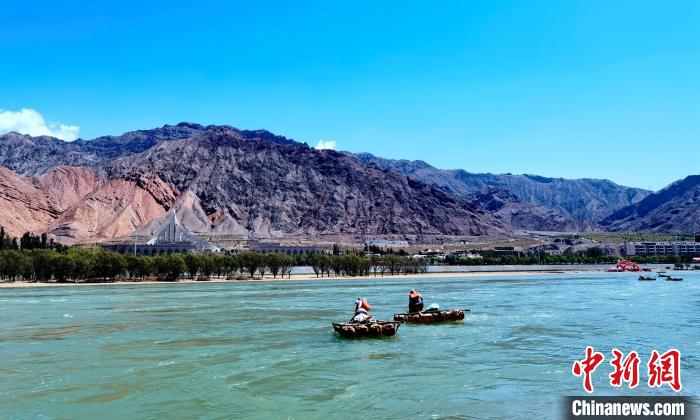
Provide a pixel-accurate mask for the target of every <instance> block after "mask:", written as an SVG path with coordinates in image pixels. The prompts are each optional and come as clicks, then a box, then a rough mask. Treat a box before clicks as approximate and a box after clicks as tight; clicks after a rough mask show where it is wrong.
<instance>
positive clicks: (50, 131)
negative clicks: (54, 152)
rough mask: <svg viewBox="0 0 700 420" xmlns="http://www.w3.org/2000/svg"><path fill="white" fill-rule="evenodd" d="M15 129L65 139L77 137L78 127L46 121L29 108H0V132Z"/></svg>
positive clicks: (69, 139) (20, 131) (22, 132)
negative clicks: (13, 109) (18, 109)
mask: <svg viewBox="0 0 700 420" xmlns="http://www.w3.org/2000/svg"><path fill="white" fill-rule="evenodd" d="M10 131H16V132H18V133H21V134H29V135H30V136H53V137H56V138H59V139H61V140H65V141H73V140H75V139H77V138H78V131H80V127H79V126H77V125H67V124H61V123H55V122H49V123H47V122H46V121H45V120H44V117H43V116H42V115H41V114H40V113H38V112H37V111H35V110H33V109H31V108H22V109H21V110H20V111H17V112H14V111H7V110H4V109H0V134H5V133H8V132H10Z"/></svg>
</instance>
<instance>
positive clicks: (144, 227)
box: [0, 123, 698, 242]
mask: <svg viewBox="0 0 700 420" xmlns="http://www.w3.org/2000/svg"><path fill="white" fill-rule="evenodd" d="M0 166H2V167H3V168H0V225H2V226H4V227H5V228H6V230H7V231H8V232H9V233H11V234H14V235H18V234H21V233H22V232H24V231H32V232H44V231H46V232H49V233H51V234H52V235H54V236H55V237H56V238H57V239H58V240H62V241H64V242H80V241H87V240H103V239H109V238H114V237H120V236H126V235H130V234H132V233H133V232H134V231H138V233H141V234H144V235H146V234H150V233H151V232H152V230H153V229H154V226H156V225H157V224H158V223H159V221H161V220H162V219H163V216H164V215H165V213H166V212H167V211H168V210H170V209H174V210H175V211H176V212H177V213H178V216H179V218H180V220H181V221H182V223H183V224H184V225H185V226H186V227H188V228H190V229H191V230H193V231H195V232H198V233H201V234H207V235H219V236H222V237H247V238H251V237H254V238H281V237H294V238H300V239H324V238H340V239H343V238H347V239H350V238H360V237H366V236H383V237H389V236H391V237H402V238H410V239H413V240H430V239H434V238H440V237H465V236H482V235H489V236H501V237H507V236H512V235H513V234H514V233H515V232H517V231H523V230H546V231H581V230H596V229H601V228H605V229H610V230H630V229H632V230H651V231H677V230H685V229H691V230H696V228H695V227H696V226H697V214H698V209H697V182H696V183H695V184H693V183H692V182H686V183H683V182H681V184H679V185H677V186H676V187H673V188H672V189H673V192H672V193H671V192H664V191H661V192H659V193H651V192H650V191H646V190H642V189H638V188H631V187H625V186H620V185H617V184H615V183H613V182H610V181H607V180H594V179H580V180H567V179H561V178H545V177H539V176H535V175H510V174H502V175H495V174H474V173H469V172H467V171H464V170H442V169H437V168H434V167H432V166H430V165H428V164H427V163H425V162H421V161H404V160H391V159H384V158H380V157H376V156H373V155H370V154H352V153H348V152H338V151H334V150H316V149H314V148H311V147H309V146H308V145H307V144H305V143H300V142H296V141H294V140H291V139H287V138H285V137H282V136H278V135H275V134H272V133H270V132H268V131H265V130H255V131H250V130H239V129H237V128H234V127H231V126H202V125H198V124H192V123H180V124H177V125H166V126H163V127H160V128H156V129H151V130H139V131H134V132H129V133H125V134H123V135H121V136H106V137H99V138H96V139H94V140H76V141H74V142H64V141H61V140H58V139H56V138H52V137H45V136H44V137H31V136H27V135H22V134H17V133H7V134H4V135H1V136H0ZM690 178H693V177H690ZM690 184H693V185H694V186H691V185H690ZM669 188H671V187H669ZM693 188H695V191H696V193H695V195H693V194H692V193H691V191H690V190H692V189H693ZM685 189H689V190H688V191H686V192H684V193H683V192H681V190H685ZM669 206H670V207H669ZM678 206H680V208H681V210H679V211H676V210H677V209H678ZM693 206H694V207H693ZM666 214H675V215H677V216H676V217H665V218H664V219H663V221H662V222H660V218H663V217H664V216H663V215H666ZM693 216H694V217H695V221H696V224H695V225H693V224H692V223H690V224H689V223H688V222H687V220H686V219H687V218H688V217H691V218H692V217H693ZM645 218H651V219H650V220H652V221H651V222H645V221H644V220H643V219H645Z"/></svg>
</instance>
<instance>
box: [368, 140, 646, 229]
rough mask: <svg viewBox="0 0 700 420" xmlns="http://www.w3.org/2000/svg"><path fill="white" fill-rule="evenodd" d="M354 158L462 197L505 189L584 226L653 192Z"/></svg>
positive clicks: (607, 183) (581, 181)
mask: <svg viewBox="0 0 700 420" xmlns="http://www.w3.org/2000/svg"><path fill="white" fill-rule="evenodd" d="M355 156H356V157H357V159H359V160H360V161H362V162H365V163H371V164H375V165H377V166H378V167H380V168H383V169H387V170H396V171H399V172H401V173H404V174H406V175H409V176H411V177H413V178H415V179H417V180H420V181H423V182H425V183H428V184H431V185H436V186H439V187H440V188H443V189H444V190H446V191H449V192H451V193H454V194H457V195H460V196H469V195H470V194H473V193H479V192H482V191H487V190H488V189H490V188H496V189H499V190H506V191H509V192H511V193H512V194H514V195H515V196H516V197H517V198H518V199H519V200H520V201H522V202H523V203H527V204H532V205H535V206H541V207H546V208H548V209H550V210H553V211H555V212H558V213H560V215H561V216H564V217H568V218H573V219H576V220H577V221H579V222H582V223H583V224H584V225H591V224H594V223H596V222H598V221H600V220H602V219H603V218H605V217H606V216H608V215H609V214H610V213H612V212H614V211H616V210H619V209H621V208H623V207H626V206H629V205H631V204H634V203H636V202H638V201H640V200H642V199H643V198H644V197H646V196H647V195H648V194H649V193H650V191H646V190H642V189H639V188H630V187H624V186H621V185H617V184H615V183H614V182H611V181H608V180H601V179H562V178H546V177H541V176H536V175H510V174H476V173H470V172H467V171H464V170H461V169H458V170H444V169H437V168H435V167H433V166H430V165H429V164H427V163H425V162H422V161H408V160H392V159H384V158H380V157H377V156H374V155H371V154H369V153H360V154H357V155H355Z"/></svg>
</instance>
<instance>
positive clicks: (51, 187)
mask: <svg viewBox="0 0 700 420" xmlns="http://www.w3.org/2000/svg"><path fill="white" fill-rule="evenodd" d="M179 195H180V192H179V191H178V190H177V189H176V188H174V187H172V186H171V185H169V184H166V183H164V182H163V181H162V180H160V179H158V178H157V177H147V176H135V175H132V176H129V175H123V176H119V177H117V178H115V179H112V180H107V179H104V178H102V177H100V176H98V175H97V174H95V173H94V172H92V171H90V170H89V169H86V168H74V167H63V166H61V167H57V168H54V169H52V170H50V171H49V172H46V173H44V174H42V175H40V176H37V177H33V178H28V177H24V176H22V175H19V174H16V173H14V172H12V171H10V170H9V169H6V168H2V167H0V226H3V227H4V228H5V230H6V231H7V233H8V234H9V235H11V236H15V237H17V236H21V235H22V234H23V233H24V232H34V233H44V232H48V233H51V234H53V235H56V236H57V237H58V238H59V239H60V240H61V241H62V242H66V243H72V242H76V241H84V240H88V239H106V238H112V237H116V236H122V235H128V234H131V233H132V232H133V231H134V229H135V226H140V225H144V224H147V223H149V222H150V221H151V220H153V219H155V218H158V217H160V216H163V215H164V214H165V212H166V211H167V210H168V209H169V208H170V207H172V206H173V204H174V202H175V200H176V198H177V196H179Z"/></svg>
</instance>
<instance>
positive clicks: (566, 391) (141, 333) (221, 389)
mask: <svg viewBox="0 0 700 420" xmlns="http://www.w3.org/2000/svg"><path fill="white" fill-rule="evenodd" d="M683 276H684V278H685V281H683V282H680V283H669V282H665V281H657V282H653V283H652V282H639V281H637V280H636V276H634V275H631V274H615V275H608V274H600V275H598V274H595V275H536V276H524V277H502V278H499V277H495V276H494V277H480V278H477V277H471V278H450V279H411V280H405V279H378V280H374V279H372V280H359V281H332V282H329V281H326V282H317V281H282V282H268V283H230V284H186V285H155V286H147V285H142V286H97V287H71V288H68V287H67V288H34V289H2V290H0V305H1V307H2V311H1V312H0V416H2V417H11V418H28V417H31V418H35V417H44V416H45V417H62V418H65V417H81V418H85V417H88V418H98V417H99V418H144V417H150V418H154V417H166V416H167V417H171V418H172V417H178V418H197V417H199V418H217V417H220V418H223V417H244V418H363V417H369V418H371V417H374V418H408V417H413V418H416V417H417V418H519V417H526V416H527V417H532V416H536V417H537V418H555V417H558V415H559V411H558V410H559V400H558V397H559V396H562V395H580V394H581V392H582V391H581V382H580V381H581V380H580V379H579V378H575V377H573V376H572V375H571V373H570V369H571V363H572V361H573V360H574V359H577V358H582V357H583V352H584V349H585V347H586V346H587V345H592V346H594V347H595V348H596V350H599V351H602V352H603V353H605V354H606V361H605V365H604V366H601V368H599V369H598V371H597V372H596V374H595V377H594V385H595V386H596V393H597V394H599V395H620V394H628V395H629V394H637V395H638V394H642V393H649V392H650V391H649V390H648V389H647V388H646V386H640V387H639V388H638V389H637V390H635V391H634V392H631V391H625V390H613V389H611V388H610V386H609V385H607V374H608V373H609V365H607V363H608V360H609V359H610V355H609V352H610V349H612V348H613V347H616V348H620V349H621V350H623V351H625V352H629V351H632V350H636V351H638V352H639V353H640V355H641V356H642V363H643V364H645V363H646V360H647V358H648V354H649V352H650V350H651V349H652V348H658V349H659V350H666V349H668V348H671V347H676V348H678V349H680V350H681V351H682V354H683V359H682V374H683V377H682V380H683V385H684V389H683V394H684V395H693V396H698V394H699V393H700V372H699V370H700V369H699V361H698V355H699V354H700V352H699V350H700V327H698V325H700V273H693V274H690V273H684V274H683ZM414 286H415V287H417V288H418V289H419V290H420V291H421V292H422V293H423V295H424V297H425V298H426V303H428V304H429V303H432V302H438V303H440V305H441V306H442V307H454V308H462V307H468V308H471V309H472V312H471V314H470V315H468V316H467V320H466V321H465V322H464V323H456V324H450V325H433V326H425V325H417V326H414V325H403V326H402V327H401V329H400V330H399V334H398V335H397V336H396V337H394V338H391V339H380V340H355V341H352V340H345V339H342V338H339V337H338V336H336V335H335V334H334V333H333V331H332V328H331V326H330V323H331V322H332V321H335V320H345V319H347V318H349V317H350V316H351V311H352V306H353V301H354V300H355V298H356V297H357V296H358V295H362V296H365V297H367V298H368V300H369V302H370V303H371V304H372V305H373V306H374V308H375V310H374V313H375V315H376V316H378V317H380V318H390V317H391V315H392V314H393V313H395V312H400V311H403V310H404V308H405V306H406V300H407V292H408V290H409V289H410V288H411V287H414ZM640 373H641V377H642V380H643V381H644V380H645V379H646V370H645V369H642V371H641V372H640ZM642 385H644V384H642ZM656 392H657V393H659V391H656ZM661 393H665V394H669V391H668V389H667V388H664V389H663V390H662V391H661Z"/></svg>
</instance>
